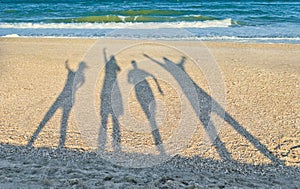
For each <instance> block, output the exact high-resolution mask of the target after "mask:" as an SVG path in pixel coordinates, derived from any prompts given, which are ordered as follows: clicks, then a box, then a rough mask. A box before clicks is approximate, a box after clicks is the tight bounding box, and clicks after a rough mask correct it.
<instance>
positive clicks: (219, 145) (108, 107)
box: [27, 49, 282, 164]
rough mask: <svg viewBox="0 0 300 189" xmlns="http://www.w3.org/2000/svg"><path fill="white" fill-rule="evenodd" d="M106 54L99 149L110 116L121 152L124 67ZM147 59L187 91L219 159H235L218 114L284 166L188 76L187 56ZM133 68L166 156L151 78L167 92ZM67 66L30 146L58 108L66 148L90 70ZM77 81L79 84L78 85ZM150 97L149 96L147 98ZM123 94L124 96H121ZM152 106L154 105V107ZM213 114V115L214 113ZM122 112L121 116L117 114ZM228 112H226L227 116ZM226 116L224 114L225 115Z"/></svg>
mask: <svg viewBox="0 0 300 189" xmlns="http://www.w3.org/2000/svg"><path fill="white" fill-rule="evenodd" d="M103 53H104V59H105V63H106V64H105V78H104V81H103V82H104V83H103V87H102V91H101V96H100V100H101V110H100V115H101V124H100V129H99V133H100V134H99V139H98V140H99V147H100V148H101V149H102V150H103V149H105V148H106V143H107V141H106V140H107V124H108V118H109V116H111V117H112V123H113V128H112V140H113V141H112V146H113V149H114V150H115V151H120V150H121V144H120V142H121V132H120V124H119V116H120V114H121V112H122V111H114V110H113V106H112V95H111V93H112V90H113V87H116V88H114V92H117V93H120V89H119V87H118V82H117V75H118V72H119V71H120V67H119V66H118V64H117V62H116V59H115V57H114V56H113V55H112V56H111V57H110V58H108V57H107V55H106V52H105V49H104V50H103ZM144 56H145V57H146V58H148V59H149V60H151V62H153V63H154V64H158V65H159V66H161V67H162V68H163V69H165V70H166V71H168V72H169V73H170V74H171V75H172V76H173V77H174V79H175V80H176V81H177V82H178V84H179V85H180V87H181V88H182V89H183V92H184V94H185V95H186V97H187V99H188V100H189V102H190V104H191V106H192V108H193V110H194V111H195V113H196V115H197V118H198V119H199V121H200V122H201V123H202V125H203V126H204V129H205V130H206V132H207V134H208V136H209V138H210V140H211V143H212V145H213V146H214V147H215V149H216V150H217V152H218V154H219V156H220V157H221V158H222V159H223V160H230V161H231V160H232V161H233V159H232V156H231V154H230V153H229V152H228V150H227V149H226V147H225V145H224V143H223V142H222V141H221V140H220V138H219V136H218V134H217V131H216V128H215V126H214V125H213V123H212V122H211V121H210V118H211V117H210V116H211V115H212V114H211V113H215V114H217V115H219V116H221V118H222V119H223V120H224V121H225V122H227V123H228V124H229V125H230V126H231V127H232V128H234V129H235V130H236V131H237V132H238V133H239V134H240V135H242V136H243V137H245V138H246V139H247V140H248V141H249V142H251V143H252V144H253V146H254V147H255V148H257V149H258V150H259V151H260V152H261V153H262V154H263V155H264V156H265V157H267V158H268V159H270V160H271V161H272V162H273V163H275V164H281V163H282V162H281V160H279V159H278V158H277V157H276V156H275V155H273V154H272V153H271V152H270V151H269V150H268V149H267V147H266V146H265V145H263V144H262V143H261V142H260V141H259V140H258V139H256V138H255V137H254V136H253V135H251V133H249V132H248V131H247V130H246V129H245V128H244V127H243V126H242V125H240V124H239V123H238V122H237V121H236V120H235V119H234V118H233V117H232V116H231V115H230V114H229V113H228V112H226V111H225V110H224V109H223V107H222V106H221V105H220V104H219V103H218V102H216V101H215V100H214V99H213V98H212V97H211V96H210V95H209V94H207V93H206V92H205V91H204V90H203V89H202V88H201V87H200V86H198V85H197V84H196V83H195V82H194V81H193V79H192V78H191V77H190V76H189V75H188V73H187V72H186V71H185V68H184V64H185V61H186V58H185V57H182V58H181V60H179V62H178V63H175V62H172V61H171V60H169V59H168V58H166V57H163V61H158V60H156V59H154V58H152V57H150V56H148V55H146V54H144ZM131 64H132V69H131V70H130V71H129V73H128V82H129V83H132V84H134V89H135V95H136V98H137V100H138V102H139V103H140V105H141V107H142V109H143V111H144V113H145V115H146V117H147V119H148V121H149V124H150V126H151V130H152V136H153V140H154V143H155V145H156V147H157V150H158V151H159V152H160V154H165V149H164V146H163V141H162V139H161V135H160V133H159V130H158V127H157V124H156V121H155V98H154V94H153V91H152V89H151V87H150V84H149V83H148V81H147V79H148V78H151V79H153V80H154V81H155V83H156V85H157V88H158V91H159V92H160V93H161V94H162V95H163V91H162V89H161V88H160V86H159V83H158V81H157V79H156V78H155V76H153V75H152V74H151V73H149V72H147V71H145V70H142V69H140V68H139V67H138V66H137V63H136V62H135V61H134V60H133V61H132V62H131ZM174 66H176V68H179V69H180V70H181V73H182V74H181V76H180V75H178V71H176V69H174ZM65 67H66V69H67V70H68V77H67V80H66V83H65V86H64V88H63V90H62V92H61V93H60V95H59V96H58V97H57V99H56V100H55V102H54V103H53V105H52V106H51V107H50V108H49V110H48V111H47V113H46V115H45V116H44V118H43V119H42V121H41V122H40V124H39V125H38V127H37V129H36V130H35V132H34V133H33V135H32V136H31V138H30V140H29V142H28V144H27V146H33V143H34V142H35V140H36V139H37V137H38V135H39V133H40V132H41V131H42V129H43V128H44V127H45V125H46V123H47V122H48V121H49V120H50V118H51V117H52V116H53V115H54V114H55V112H56V111H57V110H58V109H61V110H62V118H61V123H60V124H61V125H60V138H59V145H58V148H63V147H64V146H65V142H66V129H67V125H68V119H69V115H70V112H71V109H72V106H73V99H72V94H73V95H74V93H75V92H76V90H77V89H78V88H79V87H81V86H82V85H83V83H84V70H85V69H86V68H87V65H86V63H85V62H81V63H80V64H79V66H78V69H77V70H76V71H73V70H72V69H70V67H69V65H68V61H66V62H65ZM75 75H79V76H81V78H80V79H76V80H75ZM182 77H185V78H186V79H188V80H189V81H190V82H191V83H192V84H193V87H194V88H195V90H196V94H197V98H198V101H199V102H200V101H201V102H205V103H208V104H206V105H205V106H204V105H200V104H199V103H195V102H193V101H194V97H192V94H191V93H189V92H187V91H185V87H184V86H185V84H186V83H185V80H183V79H182ZM75 82H76V83H75ZM145 94H147V95H145ZM117 95H119V96H120V95H121V94H117ZM213 103H214V105H215V106H216V108H214V109H212V108H211V107H212V104H213ZM150 104H151V106H150ZM212 111H213V112H212ZM116 112H119V113H116ZM224 112H225V113H224ZM222 114H223V115H222Z"/></svg>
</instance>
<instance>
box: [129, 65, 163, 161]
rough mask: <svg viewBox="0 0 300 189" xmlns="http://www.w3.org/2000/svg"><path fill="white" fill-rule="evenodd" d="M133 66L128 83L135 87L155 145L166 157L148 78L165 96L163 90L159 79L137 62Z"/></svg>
mask: <svg viewBox="0 0 300 189" xmlns="http://www.w3.org/2000/svg"><path fill="white" fill-rule="evenodd" d="M131 64H132V66H133V69H132V70H130V71H129V73H128V82H129V83H132V84H133V85H134V90H135V95H136V97H137V100H138V102H139V103H140V105H141V107H142V109H143V111H144V113H145V114H146V117H147V119H148V121H149V123H150V126H151V132H152V136H153V139H154V142H155V145H156V147H157V149H158V151H159V152H160V154H161V155H164V154H165V150H164V147H163V144H162V143H163V142H162V138H161V135H160V132H159V129H158V127H157V123H156V120H155V111H156V101H155V97H154V94H153V91H152V89H151V87H150V84H149V83H148V81H147V78H152V79H153V80H154V81H155V84H156V86H157V89H158V91H159V92H160V94H162V95H163V91H162V90H161V88H160V85H159V83H158V81H157V79H156V78H155V77H154V75H152V74H150V73H148V72H146V71H144V70H142V69H140V68H138V66H137V63H136V62H135V61H132V62H131Z"/></svg>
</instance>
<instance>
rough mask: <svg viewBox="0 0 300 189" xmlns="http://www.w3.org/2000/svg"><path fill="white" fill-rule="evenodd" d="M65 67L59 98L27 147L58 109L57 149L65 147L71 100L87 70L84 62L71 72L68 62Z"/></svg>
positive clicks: (82, 81)
mask: <svg viewBox="0 0 300 189" xmlns="http://www.w3.org/2000/svg"><path fill="white" fill-rule="evenodd" d="M65 67H66V69H67V70H68V77H67V80H66V83H65V86H64V88H63V90H62V92H61V93H60V94H59V96H58V97H57V98H56V100H55V102H54V103H53V104H52V106H51V107H50V108H49V110H48V111H47V113H46V115H45V116H44V118H43V119H42V121H41V122H40V124H39V126H38V127H37V129H36V130H35V132H34V133H33V135H32V136H31V138H30V140H29V142H28V144H27V146H32V145H33V143H34V141H35V140H36V139H37V137H38V135H39V133H40V132H41V131H42V129H43V128H44V127H45V125H46V124H47V122H48V121H49V120H50V119H51V118H52V117H53V115H54V114H55V112H56V111H57V110H58V109H62V117H61V124H60V138H59V144H58V148H62V147H64V146H65V142H66V130H67V126H68V119H69V116H70V112H71V110H72V107H73V102H74V101H73V98H74V97H75V93H76V91H77V89H79V88H80V87H81V86H82V85H83V83H84V80H85V79H84V69H85V68H87V65H86V63H85V62H81V63H80V64H79V66H78V69H77V70H76V71H73V70H72V69H71V68H70V67H69V64H68V60H66V62H65Z"/></svg>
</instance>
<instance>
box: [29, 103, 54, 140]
mask: <svg viewBox="0 0 300 189" xmlns="http://www.w3.org/2000/svg"><path fill="white" fill-rule="evenodd" d="M58 108H59V102H58V101H56V102H54V104H53V105H52V106H51V108H50V109H49V110H48V112H47V113H46V115H45V116H44V118H43V120H42V121H41V122H40V124H39V126H38V128H37V129H36V130H35V132H34V133H33V135H32V136H31V138H30V140H29V142H28V143H27V146H32V145H33V143H34V141H35V140H36V138H37V137H38V135H39V133H40V132H41V131H42V130H43V128H44V126H45V125H46V123H47V122H48V121H49V119H50V118H51V117H52V116H53V115H54V113H55V112H56V110H57V109H58Z"/></svg>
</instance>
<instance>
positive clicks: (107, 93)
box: [98, 49, 123, 151]
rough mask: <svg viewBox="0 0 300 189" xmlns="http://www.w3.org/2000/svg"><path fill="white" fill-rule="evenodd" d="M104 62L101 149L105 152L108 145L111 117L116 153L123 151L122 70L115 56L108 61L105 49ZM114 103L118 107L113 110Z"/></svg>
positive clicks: (101, 97) (101, 98) (100, 132)
mask: <svg viewBox="0 0 300 189" xmlns="http://www.w3.org/2000/svg"><path fill="white" fill-rule="evenodd" d="M103 54H104V61H105V77H104V81H103V87H102V90H101V96H100V100H101V110H100V115H101V126H100V131H99V136H98V137H99V138H98V142H99V149H100V150H104V149H105V148H106V143H107V122H108V118H109V115H111V117H112V121H113V132H112V140H113V141H112V146H113V148H114V150H115V151H120V150H121V145H120V143H121V132H120V124H119V118H118V117H119V116H120V115H122V114H123V105H122V104H123V103H122V98H121V92H120V88H119V85H118V81H117V73H118V72H119V71H120V70H121V69H120V67H119V66H118V64H117V62H116V59H115V57H114V56H111V57H110V59H109V60H108V58H107V56H106V52H105V49H104V50H103ZM112 101H113V103H115V105H116V106H114V108H118V109H113V105H112Z"/></svg>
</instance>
